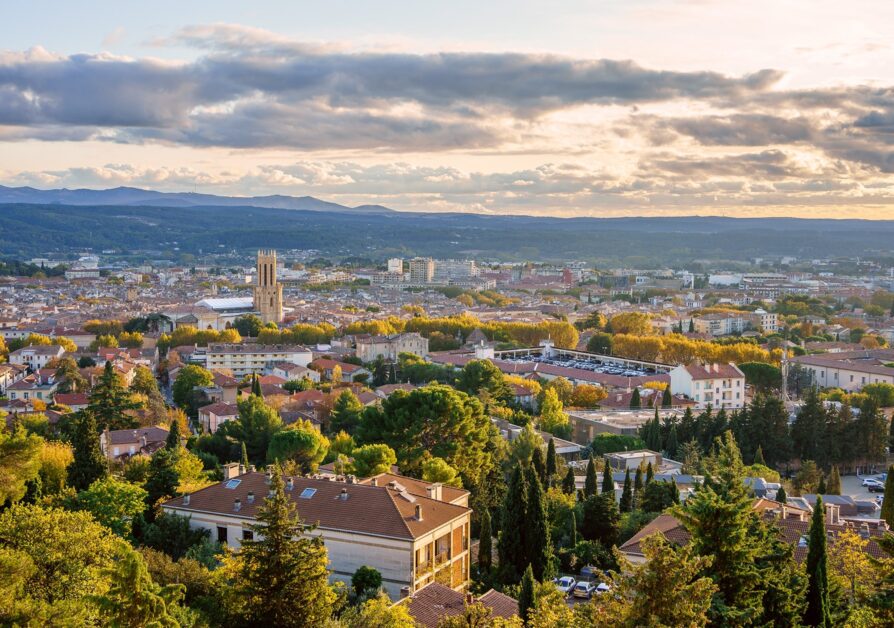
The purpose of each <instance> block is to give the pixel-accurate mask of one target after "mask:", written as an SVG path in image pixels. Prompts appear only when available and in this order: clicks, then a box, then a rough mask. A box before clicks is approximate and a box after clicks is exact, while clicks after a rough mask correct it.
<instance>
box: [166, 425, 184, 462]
mask: <svg viewBox="0 0 894 628" xmlns="http://www.w3.org/2000/svg"><path fill="white" fill-rule="evenodd" d="M181 446H182V444H181V443H180V422H179V421H177V420H176V419H175V420H173V421H171V424H170V425H169V426H168V437H167V438H166V439H165V449H167V450H169V451H172V452H174V453H175V454H177V453H179V452H180V447H181Z"/></svg>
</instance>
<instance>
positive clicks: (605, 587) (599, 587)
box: [596, 582, 612, 593]
mask: <svg viewBox="0 0 894 628" xmlns="http://www.w3.org/2000/svg"><path fill="white" fill-rule="evenodd" d="M611 590H612V588H611V587H610V586H609V585H607V584H606V583H604V582H600V583H599V584H598V585H596V593H605V592H606V591H611Z"/></svg>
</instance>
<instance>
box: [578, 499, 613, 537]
mask: <svg viewBox="0 0 894 628" xmlns="http://www.w3.org/2000/svg"><path fill="white" fill-rule="evenodd" d="M581 509H582V511H583V513H582V514H583V521H581V535H583V537H584V538H585V539H587V540H588V541H599V542H600V543H602V545H603V546H605V547H606V548H610V547H611V546H612V545H614V544H615V543H617V541H618V533H619V532H620V529H621V513H620V512H619V511H618V505H617V504H616V503H615V500H614V499H609V498H608V496H607V495H593V496H592V497H588V498H587V499H585V500H584V503H583V505H582V507H581Z"/></svg>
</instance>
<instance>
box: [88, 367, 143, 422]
mask: <svg viewBox="0 0 894 628" xmlns="http://www.w3.org/2000/svg"><path fill="white" fill-rule="evenodd" d="M139 407H140V404H139V403H137V402H135V401H134V400H133V398H132V397H131V394H130V391H129V390H127V388H126V387H125V386H124V382H122V381H121V378H120V377H119V376H118V374H117V373H115V370H114V368H113V366H112V363H111V362H106V365H105V368H104V369H103V372H102V375H100V377H99V381H98V382H96V385H95V386H94V387H93V390H92V391H91V392H90V402H89V404H88V405H87V408H86V409H85V410H84V412H86V413H89V414H92V415H93V417H94V418H95V419H96V424H97V425H98V426H99V427H100V429H106V428H108V429H110V430H126V429H131V428H134V427H137V425H138V423H137V420H136V419H135V418H134V417H132V416H130V415H128V414H127V411H129V410H136V409H137V408H139Z"/></svg>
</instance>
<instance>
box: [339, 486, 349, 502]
mask: <svg viewBox="0 0 894 628" xmlns="http://www.w3.org/2000/svg"><path fill="white" fill-rule="evenodd" d="M338 497H339V499H342V500H345V499H347V498H348V489H346V488H343V489H341V494H340V495H339V496H338Z"/></svg>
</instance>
